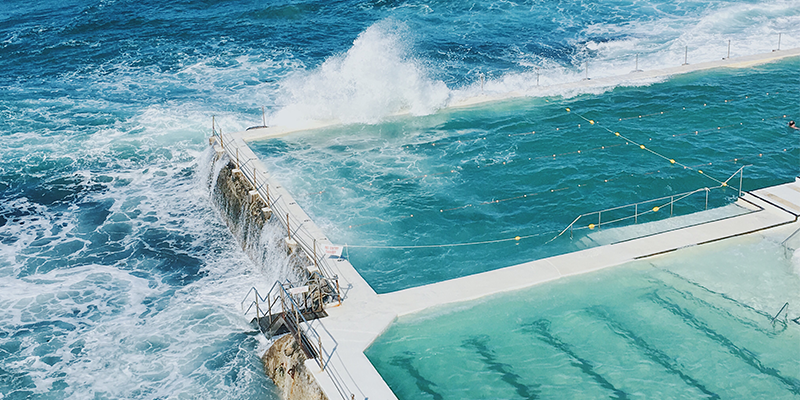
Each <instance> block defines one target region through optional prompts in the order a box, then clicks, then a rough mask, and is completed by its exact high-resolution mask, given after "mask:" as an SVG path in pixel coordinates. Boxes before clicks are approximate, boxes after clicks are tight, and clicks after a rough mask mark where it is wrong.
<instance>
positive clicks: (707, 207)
mask: <svg viewBox="0 0 800 400" xmlns="http://www.w3.org/2000/svg"><path fill="white" fill-rule="evenodd" d="M708 192H709V190H708V188H706V210H708Z"/></svg>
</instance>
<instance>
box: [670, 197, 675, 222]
mask: <svg viewBox="0 0 800 400" xmlns="http://www.w3.org/2000/svg"><path fill="white" fill-rule="evenodd" d="M674 203H675V196H669V216H670V217H671V216H672V205H673V204H674Z"/></svg>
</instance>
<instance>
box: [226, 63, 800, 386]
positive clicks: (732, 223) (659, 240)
mask: <svg viewBox="0 0 800 400" xmlns="http://www.w3.org/2000/svg"><path fill="white" fill-rule="evenodd" d="M798 55H800V49H792V50H783V51H779V52H772V53H767V54H761V55H755V56H749V57H740V58H732V59H729V60H723V61H715V62H709V63H702V64H696V65H688V66H680V67H674V68H667V69H662V70H657V71H650V72H637V73H635V74H632V75H634V76H631V78H630V79H648V78H653V77H660V76H670V75H675V74H680V73H687V72H693V71H699V70H704V69H710V68H719V67H733V68H737V67H745V66H750V65H755V64H761V63H766V62H770V61H774V60H777V59H780V58H785V57H792V56H798ZM608 79H618V77H617V78H608ZM607 84H609V82H606V81H605V80H603V79H597V80H590V81H581V82H576V83H573V84H569V85H573V86H576V87H578V86H583V87H585V86H592V85H598V86H602V85H607ZM565 86H567V85H565ZM506 98H507V97H506ZM473 100H474V101H472V102H469V104H467V103H464V104H458V105H471V104H477V103H481V102H488V101H494V100H497V99H491V98H488V97H487V98H478V99H473ZM332 124H333V123H331V124H328V125H332ZM325 125H326V124H325V123H319V124H315V125H313V126H307V127H299V128H280V127H270V128H262V129H253V130H250V131H245V132H238V133H233V134H225V135H223V141H224V145H225V148H224V150H223V149H222V148H221V147H220V146H219V144H217V145H216V146H215V148H217V151H219V152H222V151H226V152H227V153H228V154H229V155H230V157H231V158H237V157H238V160H239V164H240V168H241V169H242V170H244V171H245V175H247V176H248V177H252V176H255V180H256V186H257V188H258V195H260V196H261V197H262V198H263V199H268V200H269V201H268V203H269V204H270V205H273V206H274V207H275V209H276V210H277V209H280V210H282V212H286V213H289V214H290V217H291V221H292V223H291V226H292V228H291V229H292V231H293V235H295V237H296V238H297V239H298V240H302V241H304V242H306V243H311V242H312V241H313V240H316V243H317V244H318V245H319V244H331V242H330V240H328V238H327V237H326V236H325V235H324V233H323V232H322V231H321V230H320V229H319V228H318V227H317V226H316V225H315V224H314V222H313V221H311V219H310V218H309V217H308V215H307V214H306V213H305V212H304V211H303V210H302V208H301V207H300V206H299V205H297V204H296V202H295V201H294V200H293V199H292V197H291V195H290V194H289V192H288V191H286V190H285V189H284V188H283V187H282V186H281V184H280V182H278V181H277V180H276V179H275V178H273V177H272V176H270V174H269V173H268V172H267V169H266V167H265V166H264V165H263V163H261V161H260V160H259V159H258V157H257V156H256V155H255V153H253V151H252V150H251V149H250V147H249V146H248V145H247V142H246V141H248V140H259V139H266V138H271V137H277V136H281V135H285V134H288V133H291V132H295V131H299V130H305V129H311V128H316V127H321V126H325ZM267 192H268V193H267ZM739 202H740V205H741V206H743V207H749V208H751V209H752V210H753V211H754V212H752V213H748V214H744V215H739V216H736V217H731V218H728V219H723V220H718V221H713V222H709V223H705V224H701V225H697V226H691V227H687V228H683V229H677V230H673V231H669V232H665V233H661V234H657V235H652V236H648V237H644V238H639V239H634V240H629V241H625V242H622V243H617V244H611V245H607V246H602V247H595V248H590V249H586V250H582V251H578V252H574V253H569V254H564V255H560V256H555V257H550V258H546V259H542V260H536V261H531V262H527V263H523V264H519V265H515V266H510V267H507V268H502V269H498V270H494V271H489V272H484V273H481V274H476V275H471V276H466V277H461V278H457V279H453V280H449V281H445V282H439V283H435V284H431V285H426V286H421V287H416V288H410V289H406V290H401V291H398V292H394V293H388V294H383V295H378V294H376V293H375V291H374V290H373V289H372V288H371V287H370V286H369V284H368V283H367V282H366V281H364V279H363V278H362V277H361V275H360V274H359V273H358V272H357V271H356V269H355V268H354V267H353V266H352V265H351V264H350V263H349V262H348V261H346V260H342V261H339V262H335V263H333V264H332V266H331V267H330V269H331V270H332V271H331V272H332V273H334V274H336V275H338V277H339V281H340V283H341V285H342V291H343V293H344V294H345V300H344V302H343V303H342V305H341V306H337V307H328V308H327V312H328V315H329V316H328V317H327V318H324V319H322V320H316V321H312V322H311V323H310V325H311V327H313V328H314V329H315V330H316V331H317V332H320V333H324V334H323V335H322V336H323V339H322V346H323V348H324V349H325V350H326V352H330V354H331V355H330V356H329V357H326V358H325V360H324V362H325V363H326V368H325V370H320V368H319V367H318V366H317V363H316V362H315V361H314V360H308V361H307V362H306V366H307V367H308V369H309V371H311V372H312V374H313V375H314V376H315V378H316V380H317V382H318V383H319V384H320V386H321V387H322V389H323V390H324V391H325V393H326V394H327V395H328V398H329V399H331V400H334V399H340V398H344V399H350V398H351V395H352V396H353V398H355V399H373V400H391V399H396V396H395V395H394V393H392V391H391V389H390V388H389V387H388V386H387V385H386V383H385V382H384V380H383V378H382V377H381V376H380V374H378V372H377V371H376V370H375V368H374V367H373V365H372V364H371V363H370V362H369V360H368V359H367V357H366V356H365V355H364V350H366V348H367V347H368V346H369V345H370V344H371V343H372V342H373V341H374V340H375V339H376V338H377V337H378V336H379V335H380V334H381V333H383V332H384V330H386V329H387V328H388V326H389V325H390V324H391V323H392V321H394V320H395V319H396V318H397V317H398V316H402V315H406V314H410V313H414V312H418V311H421V310H424V309H426V308H429V307H434V306H439V305H444V304H450V303H456V302H464V301H469V300H474V299H477V298H480V297H483V296H488V295H492V294H497V293H501V292H508V291H513V290H518V289H523V288H526V287H530V286H533V285H536V284H539V283H542V282H547V281H551V280H554V279H558V278H561V277H564V276H570V275H576V274H582V273H587V272H591V271H597V270H600V269H603V268H608V267H612V266H616V265H620V264H623V263H626V262H629V261H632V260H635V259H639V258H644V257H650V256H655V255H658V254H662V253H665V252H670V251H673V250H677V249H680V248H683V247H688V246H695V245H700V244H704V243H708V242H712V241H717V240H722V239H725V238H729V237H733V236H738V235H744V234H748V233H752V232H756V231H760V230H764V229H769V228H771V227H776V226H780V225H785V224H800V223H798V222H797V221H798V214H800V179H798V180H796V181H795V182H792V183H788V184H784V185H779V186H775V187H770V188H765V189H760V190H757V191H753V192H749V193H746V194H744V196H743V197H742V199H740V200H739ZM275 217H278V218H286V216H285V214H284V215H277V214H276V215H275Z"/></svg>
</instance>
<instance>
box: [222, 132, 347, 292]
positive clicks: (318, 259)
mask: <svg viewBox="0 0 800 400" xmlns="http://www.w3.org/2000/svg"><path fill="white" fill-rule="evenodd" d="M212 128H213V129H212V133H213V135H214V137H216V138H217V140H219V143H220V147H221V148H222V149H223V150H224V151H225V153H226V154H227V155H228V157H229V158H230V159H231V160H232V161H233V162H234V164H235V165H236V168H237V169H238V170H239V171H240V172H241V174H242V176H244V178H245V179H246V180H247V181H248V182H249V183H250V184H251V185H252V187H253V189H254V190H256V192H257V193H258V194H259V196H260V197H261V199H263V200H264V203H265V204H266V206H267V207H268V208H270V209H271V210H272V212H273V214H276V215H279V216H281V217H280V218H277V220H278V221H279V222H280V223H281V224H282V225H283V226H284V228H286V231H287V237H289V238H290V239H292V240H294V241H295V242H296V243H297V244H298V245H299V246H300V248H301V249H302V250H303V253H305V255H306V257H307V258H308V260H309V262H310V263H312V264H313V266H314V268H313V269H309V273H310V274H312V275H313V272H314V270H318V271H319V273H320V275H321V276H322V278H323V281H324V282H325V283H326V284H327V285H328V289H329V291H330V293H332V294H333V297H332V298H331V299H330V300H331V301H338V302H341V301H342V295H341V290H340V287H339V278H338V275H337V274H335V273H334V272H333V265H332V264H331V259H330V258H328V257H326V255H325V253H324V252H320V251H317V243H316V242H317V240H316V238H314V237H313V235H312V234H311V233H310V232H308V231H306V230H304V229H303V224H304V223H306V222H310V221H309V220H304V221H297V220H296V219H295V221H293V220H292V217H291V212H290V211H289V209H288V206H289V205H292V204H294V202H293V201H291V202H288V204H284V203H287V201H285V200H284V201H281V200H282V198H281V196H277V197H276V196H270V193H269V183H268V180H267V177H266V176H264V174H263V173H261V178H260V179H259V171H258V170H256V169H255V168H254V167H253V165H252V164H250V162H252V161H254V160H257V159H258V158H257V157H253V158H248V159H246V160H241V159H240V157H239V147H240V146H241V145H240V144H239V143H236V142H235V140H234V139H232V138H230V136H229V135H228V137H227V138H226V135H225V134H223V133H222V129H219V131H217V129H216V126H215V122H214V121H213V120H212ZM244 145H245V146H246V144H244ZM242 161H244V162H242ZM264 172H266V171H264ZM259 183H260V184H259ZM283 216H285V218H283ZM293 225H294V226H293ZM301 233H302V234H301Z"/></svg>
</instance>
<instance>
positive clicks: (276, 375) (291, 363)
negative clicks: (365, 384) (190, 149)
mask: <svg viewBox="0 0 800 400" xmlns="http://www.w3.org/2000/svg"><path fill="white" fill-rule="evenodd" d="M214 163H224V164H223V165H222V166H221V168H219V165H217V168H212V169H211V170H212V171H216V170H217V169H218V170H219V172H218V173H216V176H212V177H210V178H211V179H210V180H209V184H210V185H211V193H212V201H213V203H214V204H215V205H216V206H217V207H218V208H219V211H220V213H221V214H222V218H223V220H225V223H226V224H227V225H228V228H229V229H230V230H231V232H232V233H233V235H234V236H235V237H236V239H237V240H238V241H239V243H240V244H241V245H242V248H243V249H244V250H245V252H246V253H247V254H248V256H249V257H250V258H251V259H253V261H254V262H256V263H263V262H264V260H263V258H264V257H263V254H264V252H265V249H263V248H262V247H264V246H270V245H271V246H277V245H276V244H275V243H272V244H270V243H265V242H263V241H262V240H261V238H262V235H261V234H262V230H263V229H264V228H265V226H266V225H267V224H269V223H272V224H278V225H280V224H279V223H278V222H270V220H269V218H268V216H267V215H266V214H265V213H264V212H263V211H262V209H263V208H264V207H266V206H267V205H266V204H265V203H264V201H263V200H262V199H261V197H259V196H251V195H250V191H251V190H253V186H252V185H251V184H250V182H249V181H248V180H247V179H246V178H245V177H244V176H243V175H242V174H240V173H235V172H234V171H235V169H236V165H235V164H234V163H233V162H230V161H228V159H227V157H224V156H223V157H221V158H217V159H215V160H214ZM213 173H214V172H212V174H213ZM273 228H274V227H273ZM280 251H283V252H286V251H287V250H286V249H281V250H280ZM301 254H302V252H297V253H295V254H293V255H291V256H288V257H289V262H288V263H289V264H291V267H293V269H294V270H295V271H294V273H293V275H294V276H305V274H306V272H305V270H304V269H303V268H301V267H300V264H299V262H298V261H297V260H298V259H299V258H302V257H303V256H301ZM267 267H268V268H269V267H270V266H267ZM272 267H274V266H272ZM261 361H262V362H263V363H264V371H265V372H266V374H267V376H269V377H270V378H271V379H272V381H273V382H274V383H275V385H276V386H277V387H278V388H279V389H280V391H281V393H282V396H283V398H284V399H285V400H328V399H327V397H326V396H325V394H324V393H323V392H322V390H321V389H320V387H319V385H317V383H316V381H315V380H314V377H313V376H312V375H311V374H310V373H309V372H308V371H307V370H306V368H305V365H304V364H303V363H304V362H305V355H304V354H303V351H302V350H301V349H300V347H299V345H298V344H297V342H296V341H295V340H294V338H293V337H292V336H291V335H285V336H283V337H282V338H280V339H278V340H277V341H275V343H274V344H273V345H272V347H270V348H269V350H267V352H266V353H264V355H263V357H262V358H261Z"/></svg>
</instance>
